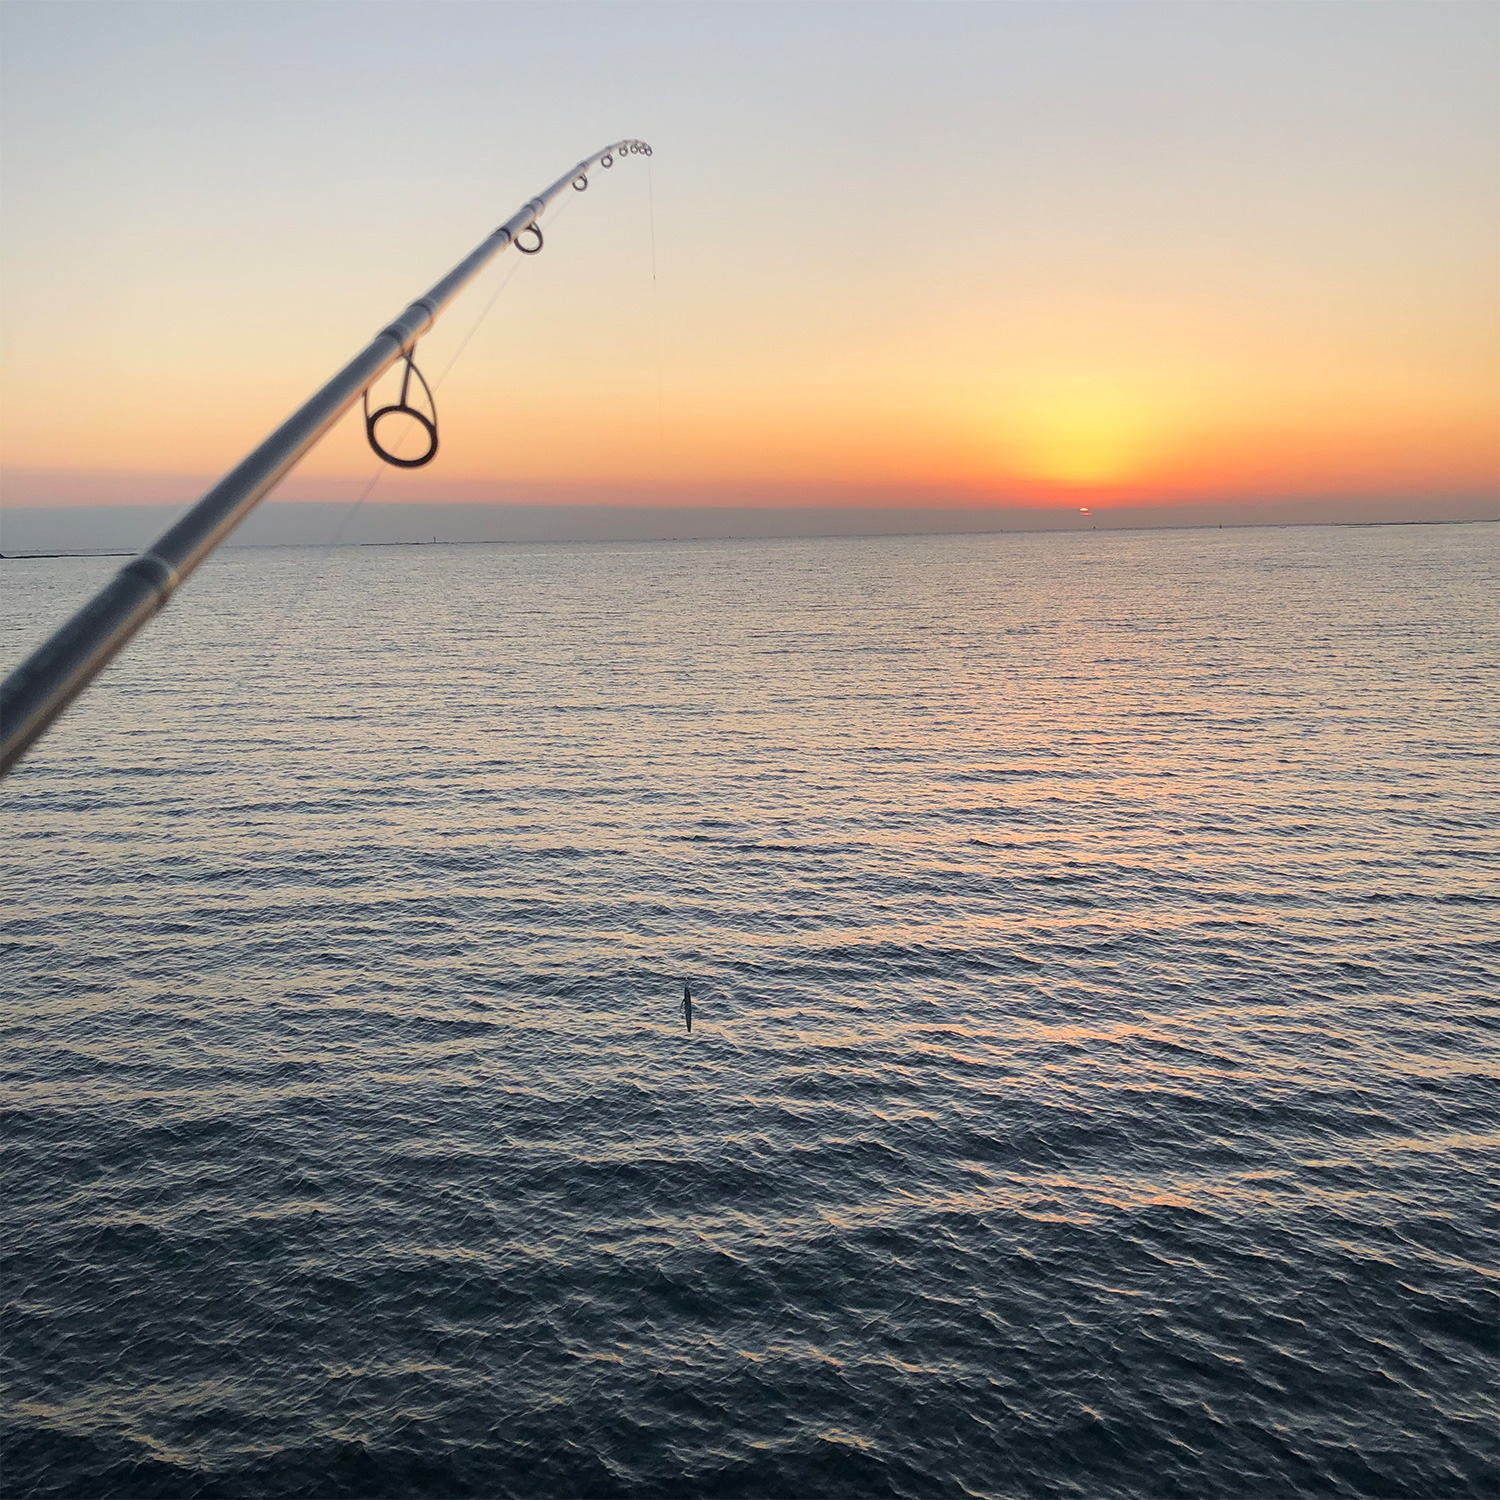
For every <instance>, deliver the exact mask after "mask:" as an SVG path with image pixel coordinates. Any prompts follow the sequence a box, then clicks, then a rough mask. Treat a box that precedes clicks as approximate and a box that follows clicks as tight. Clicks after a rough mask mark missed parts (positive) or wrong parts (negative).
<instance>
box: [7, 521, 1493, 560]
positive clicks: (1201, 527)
mask: <svg viewBox="0 0 1500 1500" xmlns="http://www.w3.org/2000/svg"><path fill="white" fill-rule="evenodd" d="M1495 525H1500V515H1495V516H1470V517H1449V516H1435V517H1430V518H1419V519H1416V520H1406V521H1212V522H1208V521H1195V522H1189V523H1187V524H1186V525H1182V526H1170V525H1163V524H1157V525H1149V526H1105V527H1103V528H1102V529H1103V530H1104V531H1106V532H1118V533H1132V534H1134V533H1139V532H1147V531H1288V530H1292V529H1297V530H1302V529H1314V528H1318V527H1322V528H1329V529H1332V528H1337V529H1340V530H1349V529H1360V530H1370V529H1373V528H1376V527H1385V526H1495ZM1100 529H1101V528H1100V527H1099V526H1098V525H1097V524H1095V525H1092V526H1082V525H1080V526H1074V527H1068V528H1066V529H1065V528H1063V527H1060V526H1035V527H1028V526H996V527H993V528H991V529H989V530H985V531H870V532H850V531H843V532H839V531H826V532H823V531H814V532H792V533H775V532H767V533H765V534H763V535H759V536H712V535H709V536H704V535H691V534H684V535H681V536H656V537H454V538H447V537H428V538H425V539H411V540H396V541H368V542H340V541H331V542H234V541H226V542H225V543H224V544H223V545H224V547H225V548H226V549H228V548H233V549H234V550H235V551H238V552H299V551H305V550H308V549H312V550H315V551H316V550H326V551H330V552H331V551H334V550H335V549H339V550H342V549H345V548H358V547H574V546H586V547H599V546H621V545H625V544H629V545H632V546H635V545H650V544H652V543H656V542H778V541H780V542H820V541H841V542H855V541H882V540H886V539H896V538H904V539H911V538H914V537H924V536H932V537H954V536H1077V535H1079V534H1080V533H1082V532H1089V533H1093V532H1097V531H1099V530H1100ZM138 555H139V550H137V551H116V550H111V551H108V552H102V551H101V552H87V551H78V552H62V551H56V552H0V562H42V561H46V560H49V559H54V558H65V557H98V558H105V557H136V556H138Z"/></svg>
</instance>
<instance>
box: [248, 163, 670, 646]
mask: <svg viewBox="0 0 1500 1500" xmlns="http://www.w3.org/2000/svg"><path fill="white" fill-rule="evenodd" d="M648 165H649V163H648ZM572 203H573V200H572V199H571V198H565V199H564V200H563V202H562V204H561V206H560V207H559V208H558V209H557V211H556V213H555V214H554V215H553V216H552V222H553V224H554V225H555V224H557V223H558V222H559V221H560V220H561V219H562V216H563V215H564V214H565V213H567V211H568V209H569V208H570V207H571V206H572ZM522 264H523V262H522V261H521V259H520V258H519V257H517V258H515V259H514V260H512V261H511V264H510V267H509V269H507V270H506V272H505V274H504V275H503V276H502V277H501V278H500V281H499V284H498V285H497V286H496V287H495V290H494V291H493V292H492V293H491V294H490V299H489V301H488V302H486V303H485V304H484V307H483V308H482V309H481V310H480V312H479V314H478V316H477V317H476V318H475V319H474V321H473V323H472V324H471V325H470V326H469V331H468V332H467V333H466V334H464V336H463V338H462V339H461V340H460V341H459V344H458V347H457V348H456V349H455V350H454V351H453V353H452V355H451V356H450V357H449V359H448V363H447V364H446V365H444V366H443V369H442V373H441V374H440V375H439V376H438V377H437V379H436V380H434V381H433V382H432V392H433V394H434V395H436V393H437V392H438V391H439V390H441V389H442V385H443V382H444V381H445V380H446V379H447V378H448V376H449V375H450V374H451V373H452V371H453V367H454V366H455V365H456V364H457V363H458V360H459V357H460V356H461V355H462V354H463V352H464V351H465V350H466V349H467V348H468V347H469V344H470V342H471V341H472V340H473V338H474V336H475V335H476V334H477V333H478V332H479V329H480V326H481V325H482V324H483V323H484V321H485V319H486V318H488V317H489V315H490V312H491V311H492V310H493V308H494V306H495V304H496V303H497V302H498V301H499V300H500V294H501V293H502V292H503V291H504V290H505V289H506V287H508V286H509V285H510V283H511V279H512V278H513V277H514V276H515V274H516V272H517V271H519V270H520V269H521V266H522ZM414 435H415V434H413V433H411V432H407V433H405V434H404V435H403V436H402V437H401V438H400V439H398V441H397V442H396V443H395V445H394V446H393V448H392V450H391V451H392V452H393V453H394V454H395V455H396V456H398V457H399V456H400V454H401V450H402V449H403V448H404V447H405V446H406V445H407V443H408V442H409V441H410V440H411V438H412V437H413V436H414ZM388 467H389V466H388V465H387V464H386V463H385V462H383V461H382V462H378V463H377V464H376V465H375V468H374V471H373V472H372V473H371V475H370V477H369V479H368V480H367V481H366V482H365V487H364V488H363V489H362V490H361V491H360V493H359V495H358V497H357V498H356V499H355V500H354V502H353V503H352V504H351V505H350V506H349V508H348V509H347V510H346V511H345V512H344V514H343V516H342V518H341V519H340V520H339V522H338V525H337V526H336V527H335V528H334V531H333V534H332V535H331V536H330V537H329V538H328V539H327V540H326V541H323V542H316V543H312V544H311V547H312V550H313V556H312V559H311V561H310V562H309V564H308V570H307V572H306V574H305V575H304V577H303V579H302V582H301V583H300V584H299V585H297V586H296V587H294V588H293V589H292V590H291V592H290V593H289V594H288V595H287V596H286V597H285V599H284V601H283V603H282V606H281V608H280V610H279V611H278V612H277V618H276V619H275V620H274V621H273V622H272V623H271V626H270V629H269V630H268V632H267V635H268V637H269V639H268V641H267V651H268V657H267V659H268V660H270V659H274V658H279V656H280V652H279V651H278V650H277V649H276V648H278V647H279V646H280V645H281V643H282V642H283V641H284V639H285V637H286V625H287V620H288V617H289V615H290V614H291V611H292V610H293V609H294V608H295V607H296V606H298V605H300V604H302V603H303V602H305V600H306V599H307V597H308V595H309V594H310V593H312V591H313V590H314V589H315V588H316V587H317V586H318V585H319V584H320V583H322V581H323V579H324V576H325V575H326V574H327V572H328V568H329V566H330V565H331V563H332V562H333V561H334V559H333V558H332V557H331V556H330V554H331V553H332V552H333V550H334V549H335V548H337V547H338V545H339V543H340V542H341V541H342V540H343V539H344V535H345V533H346V532H347V531H348V530H349V527H350V526H351V525H353V523H354V518H355V516H357V515H358V514H359V512H360V510H361V509H362V508H363V506H364V504H365V502H366V501H367V500H368V499H369V498H370V496H371V495H372V494H373V493H374V491H375V487H376V485H378V484H379V483H380V481H381V479H382V478H383V477H384V476H385V474H386V471H387V469H388Z"/></svg>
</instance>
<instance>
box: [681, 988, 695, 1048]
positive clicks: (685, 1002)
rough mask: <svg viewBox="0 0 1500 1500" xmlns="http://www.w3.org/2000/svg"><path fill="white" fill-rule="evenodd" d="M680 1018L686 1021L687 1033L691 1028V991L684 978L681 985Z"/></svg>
mask: <svg viewBox="0 0 1500 1500" xmlns="http://www.w3.org/2000/svg"><path fill="white" fill-rule="evenodd" d="M682 1019H683V1020H684V1021H686V1022H687V1029H688V1033H689V1035H691V1034H692V1030H693V992H692V991H691V990H690V989H689V988H688V987H687V982H686V980H684V981H683V985H682Z"/></svg>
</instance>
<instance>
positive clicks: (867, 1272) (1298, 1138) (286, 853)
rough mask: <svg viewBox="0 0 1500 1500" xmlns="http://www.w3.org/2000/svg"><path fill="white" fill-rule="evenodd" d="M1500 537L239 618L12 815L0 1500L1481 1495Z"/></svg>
mask: <svg viewBox="0 0 1500 1500" xmlns="http://www.w3.org/2000/svg"><path fill="white" fill-rule="evenodd" d="M1496 532H1497V528H1496V527H1493V526H1468V527H1459V526H1452V527H1410V528H1384V529H1371V530H1349V529H1305V530H1280V531H1277V530H1267V531H1201V532H1175V533H1139V534H1119V533H1116V534H1106V533H1085V534H1079V535H1071V536H1058V535H1053V536H993V537H961V538H913V539H881V540H873V541H846V540H828V541H797V542H737V543H680V544H660V545H633V546H582V545H579V546H557V547H542V546H538V547H452V548H449V547H441V546H437V547H423V548H388V549H355V548H349V549H339V550H335V551H332V552H321V553H319V552H312V551H256V550H241V551H232V552H227V553H225V554H223V555H222V556H221V557H220V558H218V559H217V560H215V561H214V562H212V563H211V564H210V565H208V566H207V567H206V568H205V569H204V570H203V573H202V574H201V575H200V576H199V577H198V578H197V579H195V580H194V582H193V583H192V584H191V585H189V587H188V588H187V589H186V590H185V591H184V593H183V594H182V596H181V597H180V599H179V600H178V602H177V603H176V604H174V606H173V608H172V609H171V610H170V611H169V612H168V613H167V614H166V615H164V616H163V617H162V618H161V619H160V620H159V621H158V622H157V623H156V625H155V626H153V627H152V628H151V630H150V631H149V632H148V633H147V634H146V635H145V636H144V637H142V639H141V640H140V642H138V644H137V645H136V647H134V648H133V649H132V650H131V651H130V652H129V653H128V654H127V656H126V657H125V658H124V659H122V661H121V662H120V663H119V664H117V666H116V667H115V668H113V669H112V670H111V672H110V673H109V674H108V676H107V677H106V678H105V679H104V680H102V681H101V682H100V684H99V685H98V686H97V687H96V689H95V690H94V691H93V692H92V693H91V694H90V695H89V696H88V697H87V698H86V699H84V700H83V701H82V702H81V703H80V705H79V706H78V707H77V708H76V709H75V710H74V711H73V712H72V713H71V714H70V715H69V716H68V717H67V718H66V719H65V720H64V721H63V723H62V724H60V726H59V727H58V729H57V730H56V732H55V733H54V734H53V735H52V737H51V738H50V739H48V740H47V741H46V742H44V744H43V745H42V746H40V747H39V748H38V749H37V750H36V751H35V752H34V753H33V755H32V757H31V758H30V760H29V761H27V762H26V763H25V764H24V765H23V766H22V768H21V769H20V770H19V771H18V772H17V773H16V774H15V775H14V776H13V777H12V778H11V779H10V780H9V781H8V782H7V783H5V785H4V787H3V789H0V803H3V807H4V817H5V821H6V838H5V841H4V846H3V852H0V861H3V866H0V868H3V891H4V895H5V897H6V910H5V918H4V923H5V947H4V963H5V975H6V983H5V992H6V993H5V1000H4V1005H3V1010H0V1021H3V1025H4V1031H5V1049H6V1051H5V1064H4V1075H3V1081H0V1097H3V1104H4V1112H5V1113H4V1139H3V1183H0V1188H3V1194H4V1197H3V1205H4V1207H3V1214H4V1231H5V1247H6V1251H5V1253H6V1259H5V1265H4V1289H3V1295H4V1322H3V1334H4V1346H3V1367H4V1376H5V1381H6V1391H5V1408H6V1418H5V1420H6V1428H5V1440H4V1441H5V1448H4V1455H5V1468H4V1489H5V1493H6V1495H7V1497H8V1500H9V1497H16V1500H19V1497H21V1496H28V1495H78V1496H86V1495H148V1494H149V1495H160V1496H171V1495H201V1496H220V1495H222V1496H247V1497H248V1496H257V1497H258V1496H283V1495H287V1496H292V1495H310V1496H317V1495H361V1496H365V1495H368V1496H383V1495H419V1496H447V1495H465V1494H473V1495H485V1496H491V1495H495V1496H503V1495H509V1496H527V1497H529V1496H542V1497H546V1496H584V1495H589V1496H606V1495H681V1496H687V1495H712V1496H850V1497H865V1496H881V1495H898V1496H952V1497H955V1500H957V1497H965V1496H993V1497H1001V1496H1077V1497H1094V1496H1133V1495H1151V1496H1156V1495H1161V1496H1195V1497H1197V1496H1210V1495H1251V1494H1253V1495H1397V1494H1399V1495H1414V1496H1439V1495H1476V1496H1477V1495H1486V1496H1490V1495H1493V1494H1494V1492H1495V1485H1496V1481H1497V1466H1496V1410H1495V1390H1496V1386H1495V1370H1496V1354H1497V1332H1496V1331H1497V1300H1496V1285H1497V1280H1496V1275H1495V1270H1494V1245H1495V1242H1494V1238H1493V1226H1494V1220H1493V1218H1492V1217H1491V1211H1490V1209H1489V1208H1488V1207H1487V1204H1486V1200H1487V1198H1488V1197H1490V1196H1491V1195H1490V1193H1489V1181H1490V1168H1491V1167H1492V1165H1493V1161H1494V1157H1493V1150H1494V1146H1495V1141H1496V1134H1497V1116H1500V1108H1497V1098H1500V1095H1497V1092H1496V1089H1495V1081H1496V1074H1497V1072H1500V1067H1497V1063H1500V1049H1497V1043H1496V1033H1495V1030H1494V1021H1495V1012H1496V1008H1497V1007H1496V993H1497V989H1500V985H1497V966H1500V960H1497V952H1500V943H1497V924H1496V921H1495V918H1496V906H1497V894H1500V893H1497V885H1496V880H1495V874H1496V833H1495V830H1496V823H1497V818H1496V813H1497V800H1500V799H1497V770H1500V758H1497V749H1496V746H1497V744H1500V722H1497V720H1500V715H1497V712H1496V703H1497V701H1500V695H1497V693H1496V672H1495V668H1496V662H1497V656H1500V652H1497V629H1496V613H1495V609H1496V605H1495V601H1496V598H1497V593H1500V590H1497V582H1500V579H1497V571H1500V570H1497V552H1500V549H1497V545H1496ZM115 566H117V564H116V563H107V562H102V561H99V560H77V559H74V560H66V559H64V560H50V561H30V562H15V561H9V562H4V563H0V570H3V571H0V587H3V589H4V595H3V609H4V612H5V616H6V620H7V625H6V629H5V632H4V641H5V645H6V657H7V659H8V660H9V659H13V658H14V657H15V656H16V655H17V654H18V653H19V652H20V650H21V649H23V648H24V647H25V646H27V645H29V644H30V643H31V642H32V641H34V640H35V639H36V638H38V636H39V634H40V632H41V631H42V630H43V629H44V628H46V627H47V626H48V625H50V624H51V623H52V622H54V621H55V620H56V619H57V618H58V617H59V616H60V615H61V614H62V613H63V612H64V611H65V610H66V609H67V608H68V607H70V606H71V605H72V604H73V603H74V602H76V601H77V600H78V599H80V598H81V597H82V596H83V594H84V593H85V592H86V591H87V589H88V588H89V587H90V586H91V585H92V583H93V582H95V581H97V580H99V579H102V577H103V576H104V575H105V573H106V572H107V571H108V570H110V569H111V568H113V567H115ZM684 978H686V979H688V980H689V981H690V982H691V984H692V986H693V990H694V994H695V996H696V997H697V1006H696V1011H695V1017H694V1026H693V1030H692V1033H691V1034H690V1035H689V1034H687V1033H686V1032H685V1031H684V1029H683V1025H682V1021H681V1018H680V1016H679V1014H678V1008H677V1002H678V999H679V997H680V995H681V989H682V982H683V979H684Z"/></svg>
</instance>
